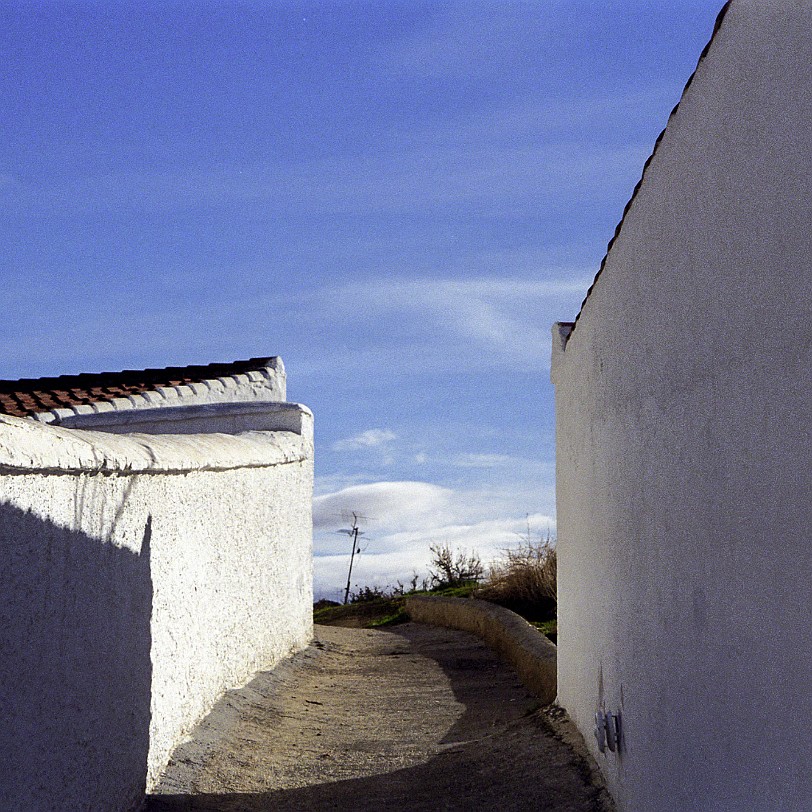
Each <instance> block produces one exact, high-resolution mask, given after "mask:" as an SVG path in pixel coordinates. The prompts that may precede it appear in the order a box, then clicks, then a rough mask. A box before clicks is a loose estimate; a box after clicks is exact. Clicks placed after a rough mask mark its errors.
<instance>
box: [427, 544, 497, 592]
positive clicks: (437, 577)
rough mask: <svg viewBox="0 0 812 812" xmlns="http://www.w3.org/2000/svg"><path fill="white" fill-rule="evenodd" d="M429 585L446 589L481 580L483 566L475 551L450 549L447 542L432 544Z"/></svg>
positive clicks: (483, 571)
mask: <svg viewBox="0 0 812 812" xmlns="http://www.w3.org/2000/svg"><path fill="white" fill-rule="evenodd" d="M429 550H431V565H430V566H429V578H428V581H429V585H430V587H431V589H435V590H436V589H446V588H448V587H455V586H462V585H463V584H468V583H471V582H477V581H481V580H482V576H483V575H484V574H485V568H484V566H483V565H482V561H481V560H480V558H479V556H478V555H477V554H476V553H475V552H472V553H470V554H469V553H468V552H467V551H466V550H452V549H451V547H450V545H449V544H448V543H445V544H432V545H431V546H430V547H429Z"/></svg>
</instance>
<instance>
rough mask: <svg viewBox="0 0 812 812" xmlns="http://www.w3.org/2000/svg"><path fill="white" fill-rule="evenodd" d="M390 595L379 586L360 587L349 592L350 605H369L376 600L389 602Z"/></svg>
mask: <svg viewBox="0 0 812 812" xmlns="http://www.w3.org/2000/svg"><path fill="white" fill-rule="evenodd" d="M392 597H393V596H392V594H391V593H390V592H387V591H386V590H385V589H381V588H380V587H379V586H362V587H361V588H360V589H357V590H356V591H355V592H350V603H369V602H370V601H377V600H391V599H392Z"/></svg>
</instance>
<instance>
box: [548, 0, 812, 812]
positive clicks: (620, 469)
mask: <svg viewBox="0 0 812 812" xmlns="http://www.w3.org/2000/svg"><path fill="white" fill-rule="evenodd" d="M810 32H812V4H806V3H797V4H789V3H778V2H756V0H734V2H733V3H732V5H731V7H730V10H729V11H728V14H727V16H726V18H725V20H724V22H723V24H722V27H721V29H720V31H719V33H718V34H717V37H716V40H715V42H714V44H713V46H712V48H711V50H710V52H709V54H708V56H707V58H706V59H705V60H704V61H703V62H702V63H701V64H700V66H699V70H698V72H697V75H696V78H695V80H694V82H693V84H692V85H691V87H690V88H689V89H688V91H687V93H686V95H685V97H684V99H683V101H682V103H681V105H680V107H679V110H678V112H677V113H676V115H675V116H674V117H673V118H672V119H671V121H670V122H669V126H668V130H667V132H666V134H665V137H664V138H663V141H662V142H661V144H660V146H659V148H658V150H657V152H656V155H655V157H654V159H653V161H652V163H651V165H650V166H649V168H648V170H647V171H646V175H645V178H644V181H643V184H642V187H641V189H640V191H639V193H638V195H637V198H636V199H635V201H634V203H633V205H632V207H631V209H630V211H629V212H628V214H627V216H626V219H625V222H624V225H623V228H622V230H621V233H620V235H619V237H618V239H617V241H616V242H615V244H614V245H613V247H612V250H611V252H610V254H609V258H608V261H607V264H606V267H605V270H604V271H603V273H602V275H601V277H600V278H599V279H598V281H597V284H596V286H595V288H594V290H593V292H592V295H591V296H590V298H589V299H588V300H587V302H586V305H585V307H584V309H583V311H582V314H581V316H580V319H579V321H578V323H577V325H576V327H575V329H574V331H573V332H572V333H571V335H570V338H569V341H568V343H567V344H566V349H565V350H563V351H562V349H561V347H560V344H559V345H558V346H556V342H555V341H554V350H553V355H554V358H553V380H554V382H555V383H556V413H557V491H558V516H557V519H558V554H559V626H558V663H559V674H558V683H559V701H560V703H561V704H562V705H563V706H564V707H565V708H566V709H567V710H568V711H569V713H570V715H571V716H572V717H573V719H574V720H575V722H576V723H577V724H578V726H579V727H580V728H581V730H582V732H583V733H584V735H585V737H586V739H587V741H588V742H589V743H590V746H592V748H593V752H594V754H595V756H596V758H597V759H598V762H599V763H600V764H601V765H602V767H603V769H604V771H605V773H606V776H607V779H608V782H609V786H610V788H611V790H612V792H613V794H614V796H615V798H616V799H617V801H618V805H619V808H620V809H621V810H634V811H635V812H657V810H714V812H717V811H719V812H721V811H724V810H731V811H732V810H736V811H737V812H738V811H739V810H785V811H789V810H798V811H799V812H800V810H808V809H809V808H810V798H812V771H810V770H809V764H810V763H812V743H810V742H811V740H810V737H809V732H808V720H809V719H810V718H812V691H810V690H809V675H810V673H812V604H810V602H809V599H808V593H809V585H810V583H812V537H811V536H812V534H811V533H810V527H812V499H810V496H812V487H810V486H811V485H812V481H811V479H810V459H812V440H811V439H810V416H811V415H812V394H810V393H812V386H811V384H812V376H811V375H810V369H812V304H811V303H812V272H811V269H810V262H812V260H810V258H811V257H812V229H810V223H812V197H810V194H809V183H810V178H812V128H810V126H809V122H810V121H812V72H810V65H812V35H811V34H810ZM601 706H605V708H606V709H608V710H612V711H620V712H621V714H622V719H623V750H622V752H621V753H620V754H612V753H607V754H606V755H600V754H599V753H598V752H597V749H596V747H595V740H594V738H593V737H592V729H593V715H594V713H595V711H596V710H597V709H598V708H599V707H601Z"/></svg>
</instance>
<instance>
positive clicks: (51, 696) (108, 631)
mask: <svg viewBox="0 0 812 812" xmlns="http://www.w3.org/2000/svg"><path fill="white" fill-rule="evenodd" d="M299 413H300V417H301V420H300V424H301V427H302V430H301V432H300V433H294V432H292V431H256V432H247V433H244V434H241V435H237V436H234V437H229V436H225V435H218V434H215V435H187V436H183V437H180V436H173V435H154V436H146V435H141V436H139V435H110V434H102V433H97V432H90V431H79V430H72V429H60V428H52V427H49V426H43V425H40V424H37V423H35V422H33V421H26V420H19V419H16V418H10V417H9V418H5V417H4V418H0V543H1V544H2V550H3V566H2V568H0V594H2V596H3V600H2V604H0V605H1V606H2V609H1V610H0V612H1V614H0V685H2V690H0V716H2V718H3V720H4V721H3V725H2V726H0V756H2V761H3V764H4V774H3V777H2V779H0V807H2V808H4V809H37V810H40V809H42V810H45V809H92V810H96V809H111V810H113V809H115V810H117V809H128V808H132V807H135V806H137V804H138V803H139V802H140V800H141V798H142V797H143V792H144V789H145V788H148V787H149V786H150V784H151V783H152V782H153V781H154V780H155V779H156V777H157V775H158V772H159V771H160V769H161V768H162V767H163V766H164V764H165V763H166V761H167V759H168V757H169V754H170V752H171V750H172V749H173V747H174V746H175V745H176V744H177V743H178V741H179V740H180V739H181V738H182V737H183V736H184V735H185V734H186V733H187V732H188V731H189V730H190V729H191V727H192V726H193V725H194V723H195V722H196V721H198V719H200V718H201V717H202V716H203V715H204V714H205V713H206V712H207V710H208V709H209V708H210V707H211V705H212V704H213V703H214V701H215V700H216V699H217V697H218V696H219V695H220V694H222V692H223V691H225V690H226V689H228V688H230V687H233V686H236V685H239V684H242V683H244V682H245V681H246V680H247V679H248V678H249V677H250V676H251V674H252V673H253V672H255V671H256V670H258V669H261V668H268V667H269V666H271V665H273V664H274V663H275V662H276V661H278V660H279V659H280V658H282V657H285V656H287V655H288V654H290V653H291V652H293V651H295V650H297V649H299V648H301V647H303V646H304V645H306V644H307V642H308V640H309V638H310V634H311V630H312V620H311V618H312V614H311V613H312V586H311V584H312V579H311V534H312V527H311V497H312V477H313V454H312V418H311V416H310V414H309V412H307V411H306V410H304V409H299ZM288 417H289V415H288Z"/></svg>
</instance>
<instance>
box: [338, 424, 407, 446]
mask: <svg viewBox="0 0 812 812" xmlns="http://www.w3.org/2000/svg"><path fill="white" fill-rule="evenodd" d="M395 439H397V435H396V434H395V432H394V431H390V430H389V429H367V430H366V431H362V432H361V433H360V434H356V435H355V436H353V437H346V438H344V439H343V440H338V441H337V442H335V443H333V445H332V449H333V451H355V450H357V449H361V448H374V447H376V446H381V445H385V444H386V443H390V442H392V440H395Z"/></svg>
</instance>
